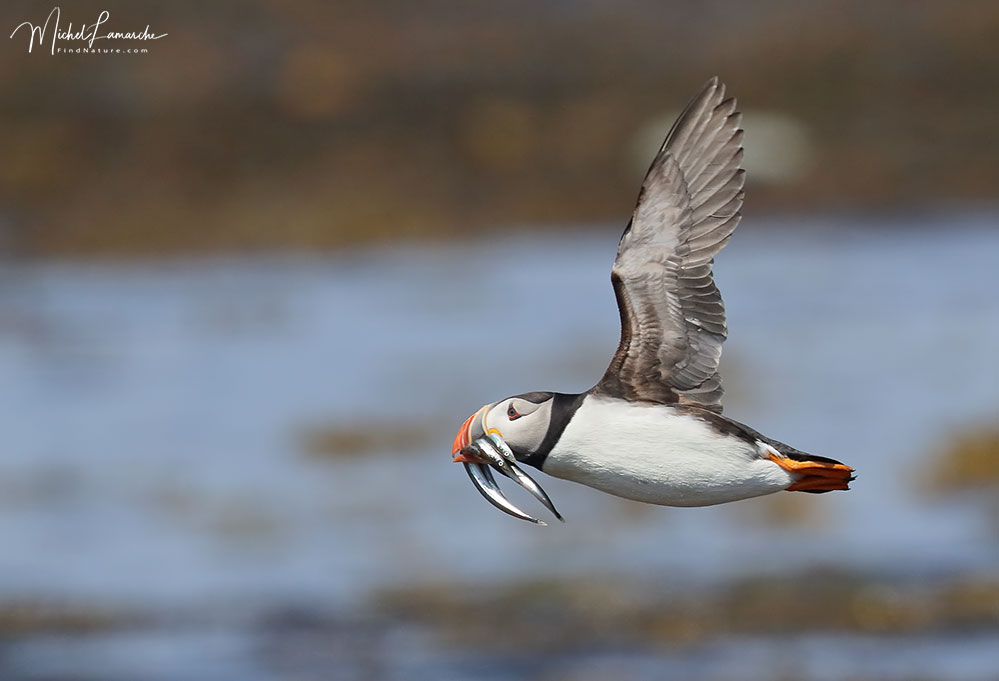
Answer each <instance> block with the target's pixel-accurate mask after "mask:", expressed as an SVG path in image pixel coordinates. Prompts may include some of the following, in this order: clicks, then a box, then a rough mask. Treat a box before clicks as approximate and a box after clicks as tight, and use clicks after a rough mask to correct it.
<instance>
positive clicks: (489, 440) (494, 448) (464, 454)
mask: <svg viewBox="0 0 999 681" xmlns="http://www.w3.org/2000/svg"><path fill="white" fill-rule="evenodd" d="M484 409H486V407H482V409H479V411H477V412H475V413H474V414H472V415H471V416H469V417H468V418H467V419H466V420H465V422H464V423H463V424H461V428H459V429H458V434H457V435H456V436H455V438H454V444H453V445H452V447H451V456H452V457H454V460H455V462H456V463H462V464H464V465H465V472H467V473H468V477H469V478H470V479H471V481H472V484H474V485H475V489H477V490H478V491H479V493H480V494H481V495H482V496H483V497H485V499H486V501H488V502H489V503H490V504H492V505H493V506H495V507H496V508H498V509H499V510H501V511H503V512H504V513H507V514H509V515H512V516H513V517H514V518H520V519H521V520H526V521H528V522H531V523H536V524H538V525H545V524H546V523H545V522H543V521H541V520H538V519H537V518H534V517H532V516H530V515H528V514H527V513H524V512H523V511H522V510H520V509H519V508H517V507H516V506H515V505H514V504H513V503H512V502H511V501H510V500H509V499H507V498H506V496H505V495H504V494H503V492H502V490H500V488H499V485H497V484H496V479H495V478H494V477H493V474H492V471H491V470H490V466H492V468H493V469H495V470H496V471H498V472H499V473H502V474H503V475H505V476H506V477H508V478H510V479H511V480H513V481H514V482H516V483H517V484H518V485H520V486H521V487H523V488H524V489H526V490H527V491H528V492H530V493H531V495H532V496H534V498H535V499H537V500H538V501H540V502H541V503H542V504H544V506H545V508H547V509H548V510H549V511H551V512H552V514H553V515H554V516H555V517H556V518H558V519H559V520H561V521H562V522H565V519H564V518H563V517H562V516H561V515H560V514H559V512H558V511H557V510H556V509H555V505H554V504H553V503H552V500H551V499H550V498H549V497H548V495H547V494H546V493H545V491H544V490H543V489H541V485H539V484H538V483H537V482H535V481H534V479H533V478H532V477H531V476H529V475H528V474H527V473H525V472H524V471H523V470H521V468H520V467H519V466H518V465H517V458H516V457H515V456H514V454H513V451H512V450H511V449H510V447H509V446H508V445H507V444H506V443H505V442H504V441H503V438H501V437H500V436H499V434H498V433H497V432H495V431H493V432H491V433H489V434H488V435H485V436H484V437H480V438H478V439H476V440H474V441H473V440H472V428H473V424H474V423H475V419H476V418H477V417H479V415H480V414H481V413H482V411H483V410H484ZM479 430H480V432H481V428H479Z"/></svg>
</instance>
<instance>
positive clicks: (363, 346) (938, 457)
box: [0, 0, 999, 681]
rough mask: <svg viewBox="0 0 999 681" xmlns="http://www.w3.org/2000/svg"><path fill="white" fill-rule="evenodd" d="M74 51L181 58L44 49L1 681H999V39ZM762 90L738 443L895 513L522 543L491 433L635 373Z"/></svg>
mask: <svg viewBox="0 0 999 681" xmlns="http://www.w3.org/2000/svg"><path fill="white" fill-rule="evenodd" d="M52 8H53V5H52V4H46V3H44V2H22V1H18V0H8V1H7V2H5V3H3V5H2V7H0V28H5V30H6V31H7V32H8V34H9V33H10V32H11V31H14V30H15V28H16V27H17V26H18V24H20V23H21V22H24V21H29V22H32V23H34V24H38V25H41V24H44V22H45V18H46V16H48V15H49V12H50V11H51V10H52ZM60 8H61V20H60V30H61V31H63V30H70V29H69V26H68V25H69V24H70V23H72V26H73V28H72V29H71V30H73V31H76V30H79V28H80V26H81V25H84V24H93V23H94V22H95V21H97V18H98V16H99V14H100V12H101V11H102V10H107V11H108V12H109V13H110V15H109V18H108V20H107V22H106V23H105V24H104V25H103V26H102V29H101V30H102V32H107V31H122V32H124V31H140V32H141V31H142V29H143V28H144V27H146V26H147V25H148V26H149V29H150V31H151V32H154V33H157V34H163V33H165V34H167V35H166V36H165V37H163V38H161V39H159V40H155V41H147V42H138V41H129V40H119V41H113V40H107V41H103V44H101V43H100V41H99V42H98V45H97V46H98V47H112V46H118V47H122V48H133V47H137V48H141V49H146V50H147V52H146V53H140V54H75V53H70V54H66V53H58V54H55V55H53V54H50V51H49V48H50V47H51V42H50V41H51V33H49V34H48V36H47V41H46V43H45V44H44V45H36V46H35V47H34V48H33V50H32V51H31V53H29V52H28V44H29V40H30V36H29V30H28V29H20V30H18V31H17V32H15V33H14V35H13V36H12V37H11V38H10V39H8V40H5V41H3V45H2V47H0V83H2V84H3V87H2V88H0V149H2V163H0V414H2V416H0V546H2V549H0V678H2V679H4V680H10V681H29V680H31V681H35V680H38V681H41V680H45V681H57V680H81V681H90V680H93V681H98V680H100V681H117V680H119V679H120V680H122V681H124V680H129V681H145V680H161V679H162V680H171V681H172V680H188V679H190V680H196V679H197V680H200V679H222V680H233V681H236V680H238V681H255V680H258V679H259V680H261V681H264V680H268V681H269V680H292V679H294V680H296V681H298V680H310V679H336V680H340V679H343V680H351V681H353V680H357V681H370V680H386V681H392V680H396V679H399V680H403V679H405V680H410V679H434V680H435V681H441V680H449V679H455V680H459V679H495V680H507V679H530V680H545V681H547V680H555V679H568V680H579V681H583V680H585V681H590V680H597V679H607V678H615V677H616V678H621V679H638V680H641V679H661V678H683V679H689V680H693V681H698V680H702V679H703V680H704V681H724V680H742V679H803V680H811V679H815V680H839V679H850V680H852V679H856V680H861V679H921V680H931V679H940V680H943V679H948V680H950V679H955V680H978V679H997V678H999V494H997V492H999V425H997V424H999V359H997V356H996V352H995V349H996V347H997V346H999V295H997V294H999V267H997V264H996V263H997V261H999V229H997V225H999V185H997V178H999V167H997V165H999V163H997V159H999V128H997V126H996V111H997V110H999V87H997V84H999V48H997V47H996V46H997V45H999V5H997V4H996V3H995V2H991V1H982V2H974V1H969V2H960V3H913V2H906V1H903V0H885V1H882V2H859V1H850V0H848V1H845V2H832V1H824V2H812V3H801V2H791V1H785V0H765V1H763V2H756V3H738V2H723V1H721V0H713V1H708V2H678V1H671V2H651V1H647V0H624V1H621V2H614V3H610V2H596V1H587V0H580V1H576V2H549V3H537V2H527V1H523V0H513V1H511V2H503V3H487V2H465V3H461V4H460V5H459V4H454V3H443V2H424V3H404V2H398V1H395V0H387V1H386V0H380V1H378V2H337V3H322V2H317V1H311V0H298V1H290V2H281V1H278V0H273V1H269V2H268V1H258V2H232V1H225V2H213V3H196V2H189V1H181V2H171V3H134V2H120V1H111V0H108V1H100V2H97V1H94V2H91V1H90V0H86V1H79V0H72V1H71V2H68V3H63V4H61V5H60ZM57 45H59V46H64V47H65V46H71V47H73V48H74V49H75V48H76V47H79V46H82V45H83V44H82V43H81V42H80V41H76V42H70V41H59V42H58V43H57ZM716 74H717V75H719V76H720V77H721V78H722V79H723V80H724V81H725V82H726V83H727V84H728V86H729V88H730V92H731V93H732V94H734V95H736V96H737V97H738V98H739V101H740V105H741V109H742V110H743V111H744V113H745V119H744V124H745V128H746V141H745V144H746V164H747V167H748V168H749V183H748V185H747V191H748V194H747V201H746V206H745V219H744V220H743V224H742V226H741V227H740V229H739V230H738V232H736V234H735V237H734V239H733V241H732V243H731V245H730V247H729V248H728V249H727V250H726V251H725V252H724V253H722V254H721V256H720V257H719V258H718V264H717V273H716V278H717V281H718V283H719V286H720V287H721V289H722V291H723V293H724V295H725V300H726V304H727V308H728V311H729V328H730V339H729V341H728V343H727V344H726V350H725V353H726V354H725V359H724V366H723V372H724V376H725V380H726V386H727V391H728V392H727V397H726V413H727V414H729V415H730V416H732V417H733V418H736V419H738V420H740V421H744V422H747V423H749V424H751V425H753V426H754V427H755V428H758V429H759V430H761V431H763V432H765V433H767V434H769V435H771V436H773V437H776V438H778V439H780V440H783V441H786V442H788V443H789V444H791V445H793V446H795V447H799V448H801V449H805V450H808V451H812V452H815V453H817V454H823V455H826V456H832V457H835V458H838V459H842V460H844V461H847V462H849V463H850V464H852V465H854V466H856V467H857V469H858V475H859V479H858V480H857V482H856V483H855V484H854V485H853V487H854V489H853V490H852V491H850V492H849V493H833V494H828V495H822V496H813V495H801V494H783V493H782V494H779V495H774V496H771V497H767V498H762V499H756V500H750V501H744V502H739V503H737V504H731V505H728V506H722V507H716V508H708V509H668V508H657V507H651V506H645V505H640V504H636V503H632V502H627V501H624V500H619V499H616V498H613V497H609V496H606V495H602V494H600V493H597V492H595V491H592V490H588V489H586V488H583V487H579V486H574V485H572V484H569V483H563V482H562V481H557V480H552V479H549V478H547V477H544V476H543V479H540V480H541V481H542V483H543V484H544V486H545V488H546V489H547V491H548V492H549V493H550V494H551V496H552V497H553V498H554V500H555V502H556V504H557V505H558V506H559V509H560V510H561V511H562V512H563V514H564V515H565V516H566V517H567V519H568V523H567V524H566V525H559V526H553V527H548V528H538V527H534V526H530V525H527V524H526V523H519V522H517V521H515V520H513V519H511V518H509V517H506V516H503V515H501V514H500V513H499V512H497V511H496V510H495V509H493V508H491V507H490V506H488V505H487V504H486V503H485V502H484V501H483V500H482V499H481V498H480V497H479V496H478V494H477V493H476V492H475V490H474V489H473V488H472V487H471V485H470V484H469V482H468V480H467V479H466V477H465V474H464V472H463V471H462V470H461V468H460V467H458V466H454V465H452V464H451V463H450V456H449V452H450V450H449V447H450V444H451V441H452V439H453V437H454V433H455V431H456V430H457V428H458V426H459V425H460V423H461V422H462V420H463V419H464V418H465V417H466V416H468V415H469V414H470V413H472V412H473V411H474V410H475V409H477V408H478V407H479V406H480V405H481V404H483V403H485V402H492V401H495V400H497V399H499V398H501V397H504V396H506V395H510V394H516V393H520V392H525V391H529V390H538V389H548V390H559V391H563V392H572V391H582V390H585V389H587V388H588V387H590V386H591V385H592V384H593V383H594V382H595V381H596V380H597V379H598V378H599V376H600V375H601V374H602V373H603V370H604V368H605V367H606V363H607V362H608V361H609V359H610V356H611V355H612V353H613V351H614V348H615V347H616V343H617V334H618V318H617V312H616V309H615V305H614V297H613V293H612V291H611V287H610V284H609V276H608V274H609V268H610V265H611V262H612V260H613V257H614V249H615V246H616V242H617V239H618V236H619V234H620V230H621V229H622V228H623V225H624V223H625V222H626V221H627V217H628V215H629V214H630V212H631V210H632V207H633V202H634V199H635V196H636V195H637V191H638V187H639V184H640V182H641V179H642V176H643V174H644V172H645V169H646V168H647V166H648V164H649V162H650V161H651V159H652V157H653V155H654V153H655V151H656V150H657V148H658V145H659V144H660V142H661V140H662V138H663V136H664V135H665V133H666V131H667V130H668V129H669V125H670V123H671V122H672V119H673V117H674V116H675V115H676V114H677V113H678V112H679V110H680V109H681V108H682V107H683V105H684V104H685V103H686V102H687V100H688V99H689V98H690V97H691V96H692V95H693V94H694V93H695V92H696V91H697V90H698V88H699V87H700V86H701V85H702V84H703V83H704V82H705V81H706V80H707V79H708V78H709V77H710V76H712V75H716ZM497 319H501V320H503V323H502V325H497V323H496V320H497ZM517 493H518V490H516V489H512V490H510V495H511V497H512V498H513V499H514V500H515V502H517V503H518V504H521V505H522V506H523V507H524V508H525V509H530V510H540V509H536V506H532V505H531V504H532V501H531V500H530V499H528V498H525V497H523V496H518V494H517Z"/></svg>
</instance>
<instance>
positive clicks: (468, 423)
mask: <svg viewBox="0 0 999 681" xmlns="http://www.w3.org/2000/svg"><path fill="white" fill-rule="evenodd" d="M479 411H482V410H481V409H480V410H479ZM478 415H479V412H478V411H477V412H475V413H474V414H472V415H471V416H469V417H468V418H467V419H465V422H464V423H462V424H461V428H459V429H458V434H457V435H455V436H454V444H453V445H451V456H453V457H454V462H455V463H485V460H484V459H480V458H478V457H476V456H475V455H474V454H471V453H470V452H468V450H466V452H467V453H462V450H464V449H465V447H468V445H470V444H472V435H471V430H472V421H474V420H475V417H476V416H478Z"/></svg>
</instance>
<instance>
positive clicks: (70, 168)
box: [0, 0, 999, 255]
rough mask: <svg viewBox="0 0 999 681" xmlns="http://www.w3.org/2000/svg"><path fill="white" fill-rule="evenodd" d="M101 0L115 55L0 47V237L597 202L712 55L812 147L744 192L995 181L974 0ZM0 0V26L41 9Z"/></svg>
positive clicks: (179, 240)
mask: <svg viewBox="0 0 999 681" xmlns="http://www.w3.org/2000/svg"><path fill="white" fill-rule="evenodd" d="M106 5H107V8H109V9H110V11H111V19H110V24H111V26H112V28H115V27H117V28H119V29H123V28H125V27H131V26H134V25H140V26H141V25H144V24H150V25H151V26H152V29H153V30H154V31H160V32H167V33H169V35H168V36H167V37H166V38H164V39H161V40H159V41H156V42H155V43H153V44H151V45H149V50H150V52H149V54H146V55H139V56H132V57H126V56H96V57H85V56H75V55H63V56H58V55H57V56H51V55H48V54H46V53H44V52H41V51H38V50H36V51H35V52H34V53H33V54H30V55H29V54H28V53H27V49H26V45H22V44H21V42H22V41H20V40H11V41H8V43H9V44H7V45H5V47H4V49H5V50H6V54H5V58H4V60H3V62H2V63H3V66H2V67H0V73H2V75H3V80H4V88H3V92H2V93H0V102H2V107H0V111H2V114H0V146H2V148H3V149H4V163H3V164H0V248H5V250H7V251H9V252H13V253H23V254H100V255H114V254H162V253H171V252H192V251H218V250H232V249H265V248H273V247H284V248H287V247H291V248H332V247H337V246H341V245H344V244H350V243H356V242H361V241H372V240H383V241H387V240H396V239H400V238H403V239H413V238H421V237H425V236H436V237H442V236H444V237H446V236H453V235H459V234H461V235H464V234H466V233H469V232H475V231H479V230H482V229H485V228H488V227H492V226H494V225H496V224H565V223H572V222H579V221H586V222H592V221H602V220H612V221H615V222H617V223H621V222H623V221H624V219H625V216H626V214H627V213H628V211H629V210H630V209H631V204H632V201H633V200H634V196H635V194H636V187H637V183H638V181H639V179H640V176H641V173H642V171H643V170H644V167H643V166H644V164H645V163H647V162H648V159H649V158H651V156H652V155H653V154H654V151H655V150H654V149H653V148H649V149H647V150H646V153H644V154H642V153H638V156H639V157H640V159H638V158H636V156H635V154H636V152H635V150H634V148H633V147H634V141H635V139H636V135H638V133H639V132H640V131H641V130H642V129H643V126H647V125H648V123H649V121H653V120H659V119H661V117H662V116H663V114H666V113H668V112H670V111H675V110H676V109H678V108H679V107H680V106H682V104H683V103H684V102H685V100H686V99H687V98H688V97H690V96H691V95H692V94H693V92H694V91H695V89H696V88H697V87H699V86H700V84H701V83H703V82H704V81H705V80H706V79H707V78H708V77H709V76H711V75H714V74H719V75H721V76H722V77H723V78H724V79H725V80H726V81H727V82H729V84H730V85H731V86H732V88H733V92H735V93H737V94H738V95H739V97H740V100H741V102H742V106H743V108H744V109H746V110H748V111H764V112H765V111H776V112H780V113H781V114H783V115H786V116H789V117H791V119H793V120H795V121H797V122H799V123H800V124H801V125H802V126H804V128H805V129H806V130H807V131H808V132H809V138H810V139H811V140H812V143H813V144H814V147H815V148H814V156H815V158H816V159H819V160H818V161H817V162H815V163H813V164H812V165H811V167H810V170H809V171H808V172H805V173H802V174H801V175H799V176H798V177H795V178H791V179H790V180H789V181H787V182H785V183H782V184H770V185H768V184H763V183H762V182H760V181H755V182H754V181H753V180H752V179H751V180H750V182H751V184H750V199H749V200H750V205H751V206H752V207H753V210H754V211H763V210H766V209H801V208H803V207H808V208H816V207H818V208H832V209H836V208H841V207H845V206H856V207H876V208H882V207H893V206H906V205H908V204H909V202H912V201H917V202H927V201H960V200H995V198H996V196H997V194H996V183H995V174H994V170H995V158H996V155H997V151H999V134H997V133H996V130H995V124H994V123H995V111H996V110H999V89H997V88H995V87H993V86H992V84H994V83H996V82H999V51H997V50H996V49H995V44H996V41H997V39H999V5H996V3H989V2H971V3H961V4H959V5H953V4H948V3H918V4H913V3H908V2H904V0H892V1H889V2H878V3H871V2H861V1H859V0H853V1H851V2H847V3H839V2H837V3H834V2H823V3H793V2H788V1H787V0H768V1H767V2H764V3H752V4H744V3H735V2H732V3H725V2H705V3H681V2H669V3H661V2H650V1H649V0H628V1H626V2H620V3H607V4H599V3H570V4H568V5H555V6H550V5H544V4H541V5H539V4H538V3H533V2H526V1H517V2H512V3H510V2H507V3H499V4H497V3H492V4H489V3H487V4H482V3H474V4H465V5H461V6H455V5H454V4H453V3H429V4H428V3H416V4H413V3H402V2H396V1H394V0H383V1H381V2H373V3H367V2H366V3H360V2H337V3H308V2H270V1H266V0H258V1H257V2H249V3H240V4H239V12H235V11H234V10H233V8H234V7H235V6H231V5H230V4H226V3H223V4H216V3H209V4H205V3H192V2H175V3H167V4H164V5H160V6H156V7H153V6H149V5H136V4H134V3H115V2H112V3H110V4H108V3H106V2H104V3H98V2H96V0H93V1H85V2H80V3H74V5H73V7H72V8H65V10H64V14H65V16H64V22H68V21H75V22H76V23H77V24H80V23H83V22H85V21H92V20H93V19H92V15H93V16H96V14H97V12H98V11H99V10H100V9H103V8H105V6H106ZM4 9H5V11H4V16H5V18H6V19H7V21H6V23H5V25H10V26H13V25H16V24H17V23H18V22H21V21H25V20H32V21H36V22H40V21H42V20H43V19H44V17H43V16H39V15H38V12H39V11H40V10H38V7H37V5H36V4H35V3H27V2H12V3H8V4H7V5H6V6H5V8H4ZM91 10H92V11H91ZM25 42H26V39H25ZM662 133H665V129H664V130H662ZM747 144H748V145H749V146H750V147H752V145H753V134H752V131H749V132H748V136H747ZM761 151H765V152H766V153H768V154H780V149H769V150H761Z"/></svg>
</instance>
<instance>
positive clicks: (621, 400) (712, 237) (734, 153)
mask: <svg viewBox="0 0 999 681" xmlns="http://www.w3.org/2000/svg"><path fill="white" fill-rule="evenodd" d="M741 121H742V116H741V114H740V113H739V111H738V110H737V105H736V100H735V99H734V98H732V97H726V94H725V86H724V85H723V84H722V83H721V82H720V81H719V80H718V78H717V77H715V78H712V79H711V80H710V81H708V82H707V84H706V85H705V86H704V87H703V88H702V89H701V91H700V92H699V93H698V94H697V95H696V96H695V97H694V98H693V99H692V100H691V101H690V103H689V104H688V105H687V106H686V108H684V110H683V111H682V112H681V113H680V115H679V117H678V118H677V119H676V122H675V123H674V124H673V126H672V128H671V129H670V131H669V133H668V134H667V135H666V140H665V141H664V142H663V144H662V146H661V148H660V149H659V152H658V153H657V154H656V156H655V159H654V160H653V162H652V165H651V167H650V168H649V171H648V173H647V174H646V176H645V180H644V182H643V183H642V187H641V191H640V192H639V195H638V202H637V205H636V207H635V210H634V213H633V214H632V216H631V219H630V220H629V222H628V224H627V226H626V227H625V229H624V233H623V234H622V236H621V240H620V242H619V244H618V249H617V257H616V258H615V260H614V265H613V267H612V269H611V283H612V284H613V287H614V294H615V297H616V299H617V306H618V310H619V312H620V317H621V339H620V343H619V344H618V347H617V351H616V352H615V354H614V357H613V359H611V362H610V365H609V366H608V367H607V370H606V372H605V373H604V374H603V377H602V378H601V379H600V381H599V382H598V383H597V384H596V385H594V386H593V387H592V388H590V389H589V390H587V391H586V392H583V393H579V394H571V393H560V392H548V391H534V392H526V393H523V394H520V395H515V396H513V397H507V398H505V399H502V400H499V401H498V402H493V403H491V404H487V405H485V406H483V407H481V408H480V409H479V410H477V411H476V412H475V413H474V414H472V415H471V416H470V417H468V418H467V419H466V420H465V422H464V423H463V424H462V425H461V427H460V429H459V430H458V433H457V435H456V436H455V439H454V445H453V447H452V452H451V454H452V458H453V460H454V461H455V462H459V463H462V464H464V465H465V469H466V471H467V472H468V475H469V477H470V479H471V480H472V482H473V483H474V485H475V487H476V488H477V489H478V491H479V492H480V493H481V494H482V495H483V496H484V497H485V498H486V499H487V500H488V501H489V502H490V503H492V504H493V505H494V506H496V507H497V508H499V509H500V510H502V511H504V512H505V513H508V514H510V515H512V516H514V517H517V518H520V519H522V520H526V521H529V522H533V523H537V524H544V523H543V521H540V520H538V519H537V518H534V517H532V516H530V515H529V514H527V513H525V512H524V511H522V510H521V509H519V508H518V507H517V506H515V505H514V504H513V503H512V502H510V500H509V499H507V497H506V496H505V495H504V494H503V492H502V491H501V490H500V488H499V485H498V484H497V483H496V478H495V476H494V475H493V473H494V472H498V473H500V474H502V475H503V476H505V477H508V478H510V479H512V480H513V481H514V482H515V483H516V484H518V485H520V486H522V487H524V488H525V489H526V490H527V491H528V492H529V493H530V494H532V495H533V496H534V497H536V498H537V499H538V500H539V501H540V502H541V503H542V504H543V505H544V506H546V507H547V508H548V509H549V510H550V511H551V512H552V514H553V515H554V516H555V517H556V518H558V519H559V520H563V518H562V516H561V515H560V514H559V512H558V511H557V510H556V509H555V506H554V504H553V503H552V501H551V499H550V497H549V496H548V495H547V494H546V493H545V492H544V490H543V489H542V488H541V486H540V485H539V484H538V483H537V482H536V481H535V480H534V479H533V478H532V477H531V476H530V475H528V474H527V473H526V471H524V469H523V468H522V467H521V465H525V466H530V467H533V468H536V469H538V470H540V471H542V472H543V473H546V474H548V475H551V476H553V477H556V478H562V479H565V480H570V481H573V482H577V483H581V484H583V485H587V486H589V487H592V488H594V489H597V490H600V491H602V492H606V493H609V494H613V495H616V496H619V497H624V498H626V499H632V500H635V501H639V502H644V503H648V504H658V505H663V506H709V505H714V504H722V503H727V502H731V501H738V500H741V499H748V498H751V497H758V496H762V495H766V494H773V493H775V492H781V491H790V492H809V493H824V492H830V491H833V490H846V489H849V483H850V482H851V481H852V480H854V479H855V476H854V469H853V468H852V467H850V466H847V465H846V464H843V463H841V462H839V461H836V460H835V459H830V458H826V457H822V456H816V455H813V454H809V453H807V452H803V451H800V450H797V449H795V448H793V447H791V446H789V445H786V444H784V443H783V442H780V441H778V440H775V439H773V438H770V437H767V436H766V435H763V434H761V433H759V432H757V431H756V430H754V429H752V428H750V427H749V426H747V425H745V424H742V423H739V422H738V421H735V420H734V419H731V418H729V417H727V416H725V415H723V414H722V395H723V388H722V382H721V378H720V377H719V375H718V363H719V360H720V358H721V351H722V343H723V342H724V341H725V339H726V337H727V335H728V329H727V326H726V322H725V307H724V305H723V303H722V298H721V295H720V293H719V291H718V287H717V286H716V285H715V282H714V279H713V276H712V266H713V263H714V257H715V255H716V254H717V253H718V252H719V251H720V250H721V249H722V248H723V247H724V246H725V245H726V244H727V243H728V241H729V239H730V238H731V237H732V233H733V231H734V230H735V228H736V226H737V225H738V224H739V220H740V218H741V209H742V203H743V196H744V190H743V185H744V183H745V176H746V171H745V170H744V169H743V167H742V158H743V146H742V140H743V130H742V128H741ZM563 522H564V521H563Z"/></svg>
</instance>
